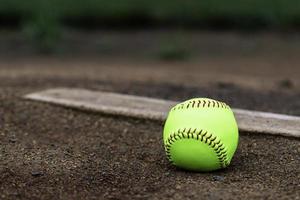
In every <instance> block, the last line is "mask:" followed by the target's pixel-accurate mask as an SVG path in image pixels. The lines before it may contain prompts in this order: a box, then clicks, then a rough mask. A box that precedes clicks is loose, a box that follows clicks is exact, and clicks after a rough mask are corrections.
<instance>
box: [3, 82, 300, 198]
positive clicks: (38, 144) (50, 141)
mask: <svg viewBox="0 0 300 200" xmlns="http://www.w3.org/2000/svg"><path fill="white" fill-rule="evenodd" d="M56 86H72V87H83V88H90V89H102V90H107V91H118V92H123V93H131V94H139V95H146V96H152V97H163V98H167V99H176V100H181V99H182V98H188V97H192V96H198V95H200V96H210V97H213V98H219V99H223V100H226V101H228V102H229V103H230V104H232V105H233V106H236V107H241V108H252V109H258V110H270V111H278V112H283V113H293V114H296V115H299V114H300V112H299V100H300V98H299V94H292V93H286V94H285V93H280V92H277V93H276V92H275V91H274V92H268V93H259V92H255V91H250V90H249V91H247V90H243V89H239V88H237V87H235V86H231V85H222V84H221V85H220V84H216V86H215V87H214V88H213V89H211V88H188V87H183V86H178V85H170V84H151V82H147V83H141V82H131V83H122V82H103V81H101V80H99V81H89V80H86V79H64V78H57V79H43V80H41V79H38V78H35V77H31V78H23V79H22V78H19V79H11V78H7V79H5V78H4V79H2V80H1V86H0V144H1V145H0V195H1V196H0V198H1V199H199V198H200V199H299V198H300V182H299V176H300V168H299V166H300V157H299V154H300V143H299V139H295V138H286V137H278V136H276V137H275V136H268V135H253V134H251V135H250V134H247V133H241V136H240V144H239V147H238V150H237V153H236V155H235V157H234V159H233V161H232V164H231V165H230V166H229V167H228V168H227V169H224V170H220V171H216V172H211V173H192V172H187V171H182V170H179V169H176V168H175V167H173V166H171V165H170V164H169V162H168V161H167V159H166V156H165V154H164V150H163V145H162V126H163V124H161V123H159V122H155V121H144V120H139V119H133V118H125V117H116V116H110V115H101V114H95V113H88V112H81V111H76V110H72V109H66V108H62V107H57V106H53V105H48V104H44V103H37V102H31V101H25V100H23V99H21V98H20V97H21V95H22V94H24V93H28V92H33V91H36V90H40V89H45V88H50V87H56Z"/></svg>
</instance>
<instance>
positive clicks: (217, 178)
mask: <svg viewBox="0 0 300 200" xmlns="http://www.w3.org/2000/svg"><path fill="white" fill-rule="evenodd" d="M224 179H225V177H224V176H218V175H215V176H213V180H214V181H224Z"/></svg>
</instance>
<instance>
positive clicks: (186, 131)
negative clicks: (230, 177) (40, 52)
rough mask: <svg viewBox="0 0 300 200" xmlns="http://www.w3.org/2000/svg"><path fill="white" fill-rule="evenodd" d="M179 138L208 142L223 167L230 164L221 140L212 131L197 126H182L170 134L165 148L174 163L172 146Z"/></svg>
mask: <svg viewBox="0 0 300 200" xmlns="http://www.w3.org/2000/svg"><path fill="white" fill-rule="evenodd" d="M179 139H195V140H198V141H200V142H203V143H204V144H207V145H208V146H210V147H211V148H212V149H213V150H214V152H215V154H216V156H217V158H218V162H219V165H220V167H221V168H225V167H227V166H228V165H229V161H228V156H227V150H226V147H225V145H224V144H223V143H222V142H221V140H220V139H219V138H217V136H214V135H213V134H212V133H208V132H207V131H205V130H203V129H197V128H194V129H193V128H181V129H178V130H177V131H175V132H173V133H171V134H170V135H169V137H168V138H167V140H166V141H165V150H166V154H167V157H168V159H169V161H170V162H172V163H173V160H172V157H171V146H172V144H174V143H175V142H176V141H177V140H179Z"/></svg>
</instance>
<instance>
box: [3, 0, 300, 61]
mask: <svg viewBox="0 0 300 200" xmlns="http://www.w3.org/2000/svg"><path fill="white" fill-rule="evenodd" d="M1 22H2V24H8V23H12V24H16V26H18V27H23V30H24V33H25V35H26V36H27V37H29V38H30V39H31V40H33V41H34V42H35V43H36V44H37V46H39V48H41V49H45V50H46V51H48V50H51V49H53V48H55V43H56V42H57V41H58V40H59V38H60V35H61V26H62V25H67V26H75V27H80V28H99V27H102V28H105V27H126V28H132V27H134V26H138V27H143V26H159V27H169V26H175V27H180V28H213V29H228V28H234V29H243V30H244V29H246V30H253V29H266V28H272V29H273V28H275V29H287V28H293V29H295V28H299V27H300V1H299V0H264V1H262V0H227V1H220V0H210V1H199V0H185V1H183V0H172V1H171V0H152V1H149V0H110V1H107V0H85V1H79V0H51V1H49V0H26V1H24V0H0V25H1ZM176 49H178V48H177V47H166V49H165V50H163V49H162V52H166V53H162V55H163V54H165V55H166V56H165V57H169V56H168V54H169V55H171V54H178V53H176V51H179V52H180V51H181V50H176ZM179 49H180V48H179ZM179 54H183V52H181V53H179ZM163 57H164V56H163ZM170 57H173V56H170Z"/></svg>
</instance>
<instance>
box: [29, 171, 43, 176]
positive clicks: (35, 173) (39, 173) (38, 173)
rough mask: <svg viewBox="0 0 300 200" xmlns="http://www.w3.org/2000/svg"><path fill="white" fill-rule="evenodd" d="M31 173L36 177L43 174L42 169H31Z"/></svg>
mask: <svg viewBox="0 0 300 200" xmlns="http://www.w3.org/2000/svg"><path fill="white" fill-rule="evenodd" d="M31 175H32V176H35V177H37V176H43V175H44V173H43V172H42V171H33V172H31Z"/></svg>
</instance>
